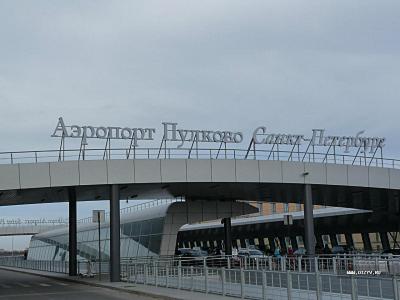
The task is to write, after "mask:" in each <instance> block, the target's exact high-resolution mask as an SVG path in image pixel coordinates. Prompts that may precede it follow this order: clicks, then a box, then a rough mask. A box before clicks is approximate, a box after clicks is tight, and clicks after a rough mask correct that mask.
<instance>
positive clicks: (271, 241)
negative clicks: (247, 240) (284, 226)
mask: <svg viewBox="0 0 400 300" xmlns="http://www.w3.org/2000/svg"><path fill="white" fill-rule="evenodd" d="M268 241H269V249H270V250H271V251H274V250H275V241H274V238H273V237H268Z"/></svg>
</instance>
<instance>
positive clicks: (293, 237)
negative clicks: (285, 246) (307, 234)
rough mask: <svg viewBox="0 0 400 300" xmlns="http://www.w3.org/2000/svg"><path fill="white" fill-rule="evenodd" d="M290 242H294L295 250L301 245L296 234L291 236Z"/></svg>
mask: <svg viewBox="0 0 400 300" xmlns="http://www.w3.org/2000/svg"><path fill="white" fill-rule="evenodd" d="M290 242H291V243H292V249H293V251H296V250H297V249H298V248H299V245H297V239H296V236H295V235H292V236H290Z"/></svg>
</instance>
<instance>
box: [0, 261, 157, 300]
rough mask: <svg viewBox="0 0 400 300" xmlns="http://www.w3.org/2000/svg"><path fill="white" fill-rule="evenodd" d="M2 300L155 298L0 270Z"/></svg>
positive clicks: (143, 299)
mask: <svg viewBox="0 0 400 300" xmlns="http://www.w3.org/2000/svg"><path fill="white" fill-rule="evenodd" d="M3 299H16V300H18V299H24V300H25V299H27V300H29V299H32V300H33V299H41V300H53V299H54V300H55V299H57V300H63V299H65V300H67V299H68V300H69V299H74V300H80V299H82V300H90V299H95V300H110V299H117V300H123V299H137V300H150V299H155V298H151V297H146V296H139V295H132V294H129V293H124V292H120V291H115V290H109V289H105V288H101V287H94V286H87V285H82V284H78V283H73V282H64V281H59V280H55V279H50V278H45V277H40V276H35V275H30V274H22V273H18V272H13V271H8V270H3V269H0V300H3Z"/></svg>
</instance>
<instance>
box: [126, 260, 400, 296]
mask: <svg viewBox="0 0 400 300" xmlns="http://www.w3.org/2000/svg"><path fill="white" fill-rule="evenodd" d="M126 268H127V269H126V274H125V275H126V277H125V278H124V279H125V280H126V281H127V282H131V283H136V284H145V285H146V284H147V285H154V286H160V287H167V288H176V289H183V290H191V291H198V292H203V293H206V294H207V293H210V294H220V295H224V296H225V295H227V296H233V297H238V298H247V299H395V300H398V299H399V282H398V279H397V278H395V277H393V278H386V277H367V276H349V275H335V274H324V273H320V272H313V273H307V272H296V271H285V272H283V271H267V270H245V269H227V268H209V267H207V266H203V267H199V266H188V267H183V266H175V267H170V266H164V267H162V266H157V265H150V264H134V265H127V267H126Z"/></svg>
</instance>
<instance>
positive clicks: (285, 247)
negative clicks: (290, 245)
mask: <svg viewBox="0 0 400 300" xmlns="http://www.w3.org/2000/svg"><path fill="white" fill-rule="evenodd" d="M279 244H280V245H281V251H285V252H286V251H287V246H286V240H285V237H284V236H280V237H279Z"/></svg>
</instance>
